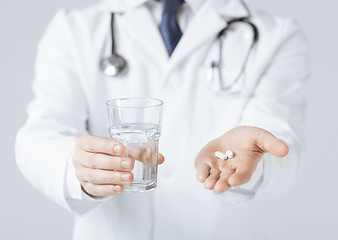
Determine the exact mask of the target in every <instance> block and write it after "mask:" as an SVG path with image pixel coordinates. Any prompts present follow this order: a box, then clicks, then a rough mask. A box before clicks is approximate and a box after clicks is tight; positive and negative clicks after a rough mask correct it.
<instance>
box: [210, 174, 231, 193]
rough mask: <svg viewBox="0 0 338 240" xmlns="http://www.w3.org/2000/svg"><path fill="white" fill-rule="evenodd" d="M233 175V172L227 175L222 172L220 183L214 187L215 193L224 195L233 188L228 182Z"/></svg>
mask: <svg viewBox="0 0 338 240" xmlns="http://www.w3.org/2000/svg"><path fill="white" fill-rule="evenodd" d="M232 173H233V171H232V170H231V171H229V172H226V173H224V172H222V174H221V176H220V178H219V179H218V181H217V182H216V184H215V186H214V190H215V192H218V193H222V192H224V191H226V190H228V189H229V188H230V187H231V186H230V185H229V183H228V180H229V177H230V176H231V174H232Z"/></svg>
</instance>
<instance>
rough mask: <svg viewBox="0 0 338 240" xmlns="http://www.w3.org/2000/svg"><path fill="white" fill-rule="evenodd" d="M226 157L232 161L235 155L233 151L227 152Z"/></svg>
mask: <svg viewBox="0 0 338 240" xmlns="http://www.w3.org/2000/svg"><path fill="white" fill-rule="evenodd" d="M225 155H227V157H228V158H229V159H230V158H233V157H234V156H235V154H234V153H233V152H232V151H231V150H227V151H226V152H225Z"/></svg>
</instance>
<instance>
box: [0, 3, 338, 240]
mask: <svg viewBox="0 0 338 240" xmlns="http://www.w3.org/2000/svg"><path fill="white" fill-rule="evenodd" d="M249 1H250V2H251V3H253V4H254V5H257V6H258V7H260V8H263V9H266V10H268V11H269V12H271V13H274V14H276V15H280V16H293V17H296V18H297V19H298V21H299V22H300V24H301V25H302V27H303V29H304V30H305V32H306V34H307V36H308V39H309V41H310V44H311V46H312V66H313V73H312V77H311V82H310V83H309V86H308V111H307V119H308V121H307V125H306V129H307V141H308V157H307V159H306V161H305V163H304V166H303V170H302V172H301V174H300V177H299V180H298V182H297V183H296V186H295V187H294V188H293V190H292V191H291V192H290V193H289V194H288V195H286V196H284V197H282V198H280V199H278V200H276V201H271V202H266V203H265V204H264V208H265V210H264V211H263V212H264V213H262V219H263V218H269V219H270V220H269V221H271V222H272V223H273V224H270V226H269V228H270V230H271V231H273V232H275V233H276V238H275V239H288V240H289V239H297V240H298V239H307V240H312V239H316V240H317V239H325V240H329V239H338V207H337V204H338V187H337V183H338V157H337V156H338V137H337V135H338V125H337V123H338V108H337V104H338V94H337V92H338V91H337V90H338V79H337V77H338V72H337V71H338V50H337V49H338V48H337V45H338V30H337V29H338V28H337V26H336V23H337V19H336V17H335V15H336V11H337V8H338V4H337V2H336V1H334V0H321V1H315V0H284V1H278V0H249ZM95 2H97V1H96V0H72V1H66V0H62V1H61V0H59V1H45V0H30V1H27V0H26V1H24V0H19V1H15V0H12V1H8V0H1V1H0V29H1V30H0V36H1V37H0V71H1V77H0V79H1V82H0V99H1V101H0V104H1V108H0V109H1V124H0V132H1V138H0V140H1V142H0V149H1V158H2V159H1V168H0V171H1V174H0V184H1V185H0V187H1V198H0V201H1V204H0V238H1V239H5V240H7V239H24V240H25V239H34V240H40V239H49V240H54V239H55V240H56V239H58V240H60V239H70V238H71V232H72V225H73V218H72V216H71V215H70V214H69V213H67V212H66V211H65V210H63V209H62V208H61V207H59V206H57V205H56V204H54V203H52V202H51V201H49V200H48V199H47V198H45V197H44V196H42V195H41V194H40V193H39V192H37V191H36V190H35V189H34V188H33V187H32V186H31V185H29V184H28V183H27V182H26V181H25V180H24V178H23V177H22V176H21V174H20V173H19V171H18V169H17V168H16V165H15V159H14V140H15V133H16V131H17V129H18V128H19V127H20V126H21V125H22V124H23V123H24V121H25V119H26V112H25V108H26V104H27V102H28V101H29V100H30V99H31V98H32V97H33V95H32V90H31V81H32V79H33V75H34V73H33V69H34V58H35V53H36V46H37V42H38V41H39V39H40V37H41V34H42V33H43V31H44V29H45V28H46V26H47V24H48V23H49V21H50V19H51V17H52V16H53V14H54V13H55V12H56V10H57V9H59V8H66V9H69V8H73V7H81V6H84V5H87V4H90V3H95Z"/></svg>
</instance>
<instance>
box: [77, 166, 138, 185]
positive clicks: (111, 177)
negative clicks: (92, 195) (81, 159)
mask: <svg viewBox="0 0 338 240" xmlns="http://www.w3.org/2000/svg"><path fill="white" fill-rule="evenodd" d="M77 176H78V178H79V179H81V180H82V181H86V182H90V183H93V184H118V185H128V184H131V183H132V181H133V178H134V176H133V174H132V173H131V172H115V171H106V170H99V169H90V168H82V169H80V170H79V171H77Z"/></svg>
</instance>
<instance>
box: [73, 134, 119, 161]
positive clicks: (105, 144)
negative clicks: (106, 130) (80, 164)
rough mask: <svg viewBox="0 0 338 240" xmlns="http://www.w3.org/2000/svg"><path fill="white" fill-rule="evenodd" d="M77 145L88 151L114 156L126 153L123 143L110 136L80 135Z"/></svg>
mask: <svg viewBox="0 0 338 240" xmlns="http://www.w3.org/2000/svg"><path fill="white" fill-rule="evenodd" d="M76 145H77V146H78V147H79V148H81V149H83V150H85V151H86V152H93V153H104V154H109V155H112V156H113V155H123V153H124V146H123V144H121V143H119V142H117V141H115V140H113V139H110V138H104V137H96V136H90V135H86V136H82V137H78V138H77V140H76Z"/></svg>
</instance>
